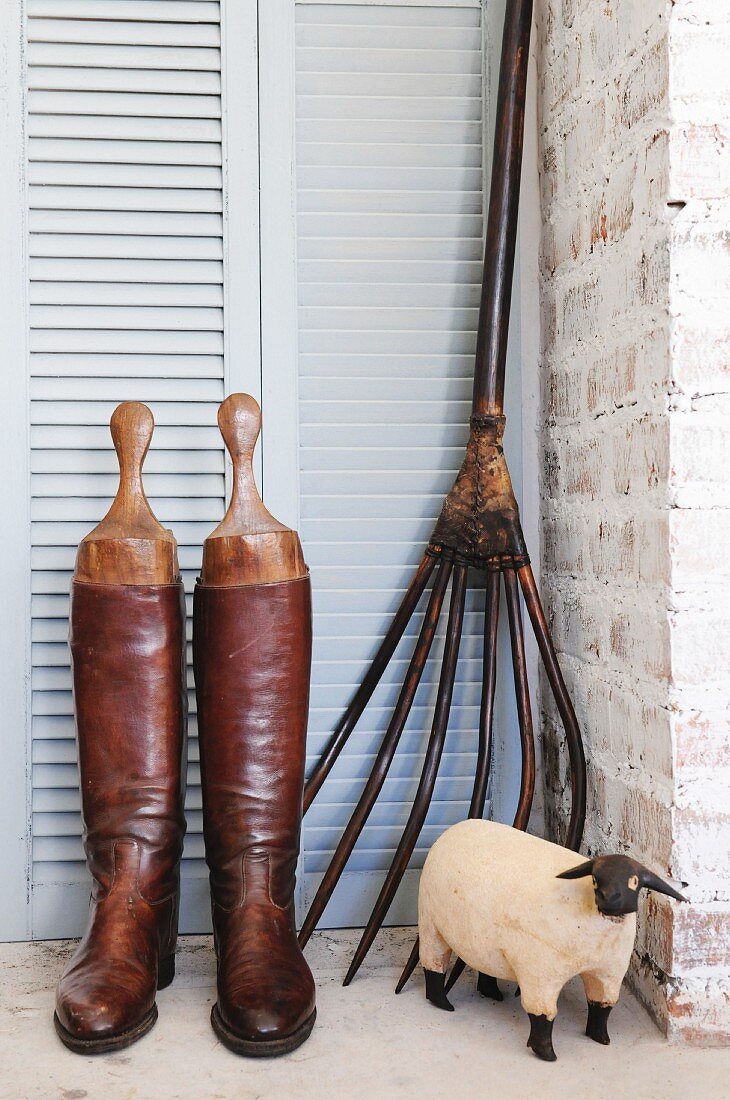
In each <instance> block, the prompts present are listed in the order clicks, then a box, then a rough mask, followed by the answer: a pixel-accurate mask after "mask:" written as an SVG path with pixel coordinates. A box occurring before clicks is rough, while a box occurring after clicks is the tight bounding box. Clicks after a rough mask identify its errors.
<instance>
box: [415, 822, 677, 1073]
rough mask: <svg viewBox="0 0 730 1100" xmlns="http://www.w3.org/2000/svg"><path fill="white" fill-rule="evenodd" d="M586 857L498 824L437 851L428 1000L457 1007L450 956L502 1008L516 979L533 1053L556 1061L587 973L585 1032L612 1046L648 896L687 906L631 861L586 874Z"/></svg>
mask: <svg viewBox="0 0 730 1100" xmlns="http://www.w3.org/2000/svg"><path fill="white" fill-rule="evenodd" d="M576 858H577V857H576V854H575V852H572V851H570V850H569V849H568V848H562V847H560V845H557V844H551V843H550V842H549V841H546V840H541V839H540V838H539V837H535V836H531V835H530V834H528V833H523V832H520V831H519V830H517V829H513V828H510V827H509V826H507V825H498V824H496V823H495V822H491V821H480V820H470V821H462V822H460V823H459V824H458V825H453V826H452V827H451V828H450V829H447V831H446V832H445V833H443V834H442V836H441V837H440V838H439V839H438V840H437V841H436V843H435V844H434V846H433V847H432V849H431V851H430V852H429V855H428V857H427V859H426V862H425V864H424V867H423V871H422V874H421V883H420V889H419V895H418V933H419V942H420V959H421V964H422V965H423V968H424V970H425V971H426V996H427V997H428V999H429V1000H430V1001H431V1002H432V1003H434V1004H436V1005H437V1007H439V1008H445V1009H447V1010H452V1006H451V1005H450V1004H449V1002H448V1000H447V998H446V988H445V984H444V975H445V973H446V971H447V969H448V966H449V962H450V959H451V955H452V952H453V953H455V954H456V955H457V956H458V957H459V958H460V959H462V960H463V961H464V962H465V963H466V964H467V965H468V966H471V967H473V968H474V969H475V970H478V971H479V972H480V980H479V990H480V992H482V993H484V994H485V995H487V996H491V997H493V998H495V999H497V1000H501V999H502V997H501V993H500V992H499V988H498V986H497V984H496V979H497V978H502V979H504V980H506V981H513V982H517V983H518V984H519V986H520V992H521V1000H522V1006H523V1008H524V1009H525V1011H526V1012H527V1013H528V1015H529V1016H530V1021H531V1031H530V1038H529V1040H528V1046H530V1047H532V1049H533V1050H534V1051H535V1053H536V1054H537V1055H538V1057H541V1058H544V1059H545V1060H547V1061H553V1060H554V1059H555V1053H554V1051H553V1048H552V1024H553V1020H554V1019H555V1016H556V1015H557V1011H558V1004H557V1002H558V997H559V995H560V991H561V989H562V988H563V986H564V985H565V983H566V982H567V981H569V979H570V978H572V977H574V975H576V974H580V975H581V978H582V979H583V984H584V987H585V991H586V996H587V998H588V1004H589V1013H588V1027H587V1029H586V1033H587V1034H588V1035H589V1036H590V1037H591V1038H592V1039H595V1040H596V1041H597V1042H600V1043H604V1044H605V1043H608V1041H609V1039H608V1032H607V1029H606V1022H607V1019H608V1013H609V1012H610V1010H611V1008H612V1006H613V1005H615V1004H616V1002H617V1001H618V998H619V993H620V990H621V983H622V981H623V978H624V975H625V973H626V970H627V969H628V965H629V961H630V959H631V952H632V949H633V944H634V937H635V935H636V908H637V899H638V893H639V890H640V889H641V888H642V887H650V888H652V889H655V890H661V891H662V892H663V893H665V894H669V895H670V896H671V897H674V898H677V899H678V900H681V901H683V900H685V899H684V898H682V896H681V895H680V894H678V893H677V892H676V891H675V890H673V888H672V887H671V886H669V885H667V883H665V882H663V881H662V880H661V879H659V878H658V877H657V876H656V875H654V874H653V873H652V872H651V871H649V870H647V868H645V867H642V865H641V864H640V863H637V862H636V861H635V860H632V859H629V857H627V856H603V857H599V858H597V859H595V860H589V861H588V862H584V863H581V864H579V865H577V866H576Z"/></svg>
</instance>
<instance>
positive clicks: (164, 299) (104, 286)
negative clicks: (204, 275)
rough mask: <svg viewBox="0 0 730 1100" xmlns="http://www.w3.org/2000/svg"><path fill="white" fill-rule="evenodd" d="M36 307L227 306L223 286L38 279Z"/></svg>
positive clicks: (32, 298)
mask: <svg viewBox="0 0 730 1100" xmlns="http://www.w3.org/2000/svg"><path fill="white" fill-rule="evenodd" d="M30 301H31V305H34V306H40V305H44V306H50V305H55V306H70V305H83V306H87V307H88V306H101V305H105V306H112V305H113V306H118V307H121V306H138V307H144V308H150V307H151V306H185V307H191V306H193V307H195V306H197V307H201V306H204V307H217V308H219V309H220V308H222V306H223V287H221V286H220V285H216V284H214V283H153V284H150V283H91V282H89V283H84V282H78V283H69V282H43V281H42V280H35V281H33V282H32V283H31V286H30Z"/></svg>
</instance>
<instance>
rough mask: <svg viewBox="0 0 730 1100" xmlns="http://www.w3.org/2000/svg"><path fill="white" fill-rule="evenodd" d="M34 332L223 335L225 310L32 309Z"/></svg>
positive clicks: (110, 307) (83, 307)
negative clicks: (149, 331)
mask: <svg viewBox="0 0 730 1100" xmlns="http://www.w3.org/2000/svg"><path fill="white" fill-rule="evenodd" d="M30 324H31V328H34V329H74V330H75V331H78V330H80V329H101V328H104V329H152V330H154V331H155V332H156V331H158V330H159V329H167V330H168V331H173V330H188V329H192V330H196V329H197V330H198V331H201V332H222V331H223V310H222V309H207V308H196V307H193V306H182V307H180V308H178V309H175V308H165V307H161V306H146V305H145V306H108V305H105V306H96V305H79V306H74V305H63V306H54V305H45V306H31V308H30Z"/></svg>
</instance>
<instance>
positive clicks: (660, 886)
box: [639, 867, 688, 901]
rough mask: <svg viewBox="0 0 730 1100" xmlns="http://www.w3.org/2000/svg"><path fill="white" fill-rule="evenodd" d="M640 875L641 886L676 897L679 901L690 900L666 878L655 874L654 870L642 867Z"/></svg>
mask: <svg viewBox="0 0 730 1100" xmlns="http://www.w3.org/2000/svg"><path fill="white" fill-rule="evenodd" d="M639 876H640V877H639V886H640V887H643V888H644V889H645V890H656V891H657V892H658V893H660V894H666V895H667V897H670V898H675V899H676V900H677V901H688V899H687V898H685V897H684V896H683V895H682V894H680V893H679V892H678V891H677V890H675V889H674V887H673V886H670V885H669V883H668V882H665V881H664V879H661V878H659V875H655V874H654V872H653V871H649V870H648V868H646V867H642V868H641V871H640V872H639Z"/></svg>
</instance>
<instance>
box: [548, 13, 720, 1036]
mask: <svg viewBox="0 0 730 1100" xmlns="http://www.w3.org/2000/svg"><path fill="white" fill-rule="evenodd" d="M536 19H537V32H538V33H537V54H538V70H539V82H538V98H539V111H540V148H539V156H538V161H539V164H540V170H541V181H540V193H541V201H542V212H543V234H542V242H541V250H540V262H541V292H542V314H543V316H542V340H541V348H542V352H541V368H542V371H541V373H542V408H543V413H544V422H543V425H542V437H543V439H542V441H543V444H544V454H545V460H544V465H543V480H542V501H543V519H544V533H543V539H544V546H543V559H542V561H543V587H544V597H545V602H546V606H547V609H548V614H549V617H550V621H551V625H552V626H553V628H554V631H555V638H556V643H557V646H558V649H559V652H560V659H561V664H562V666H563V668H564V671H565V674H566V679H567V681H568V684H569V687H570V689H571V691H572V694H573V697H574V699H575V703H576V710H577V712H578V716H579V720H580V721H581V724H582V727H583V729H584V731H585V736H586V742H587V752H588V763H589V817H588V823H587V828H586V845H587V847H588V848H590V849H591V850H596V851H598V850H603V851H606V850H614V851H621V850H626V849H628V848H630V849H631V850H632V851H633V852H634V853H635V854H636V855H637V856H638V857H639V858H642V859H645V860H647V861H648V862H650V863H652V865H653V866H654V867H655V868H656V869H657V870H658V871H660V872H662V873H664V874H669V875H674V876H675V877H676V878H677V879H678V880H680V881H682V880H684V881H686V882H687V883H688V887H687V892H688V894H689V896H690V898H691V905H689V906H686V907H678V906H676V905H675V904H672V903H669V902H667V901H666V900H660V901H658V902H657V901H656V900H655V899H651V900H649V902H648V904H647V906H646V909H647V912H646V913H644V914H643V916H642V921H641V932H640V936H639V941H638V944H637V952H636V957H635V965H634V967H633V969H632V975H631V982H632V984H633V986H634V988H635V989H636V990H637V992H638V993H639V995H640V996H641V997H642V999H643V1000H644V1002H645V1003H646V1004H647V1005H648V1006H649V1007H650V1009H651V1011H652V1012H653V1014H654V1015H655V1017H656V1018H657V1020H658V1021H659V1022H660V1023H661V1024H662V1026H663V1027H664V1028H665V1030H666V1031H667V1032H668V1034H670V1036H671V1037H673V1038H676V1039H685V1040H687V1041H691V1042H701V1041H704V1042H719V1041H728V1040H730V977H729V976H728V974H729V971H730V947H728V944H729V943H730V711H729V710H728V700H729V699H730V602H729V601H728V595H727V593H728V588H730V320H729V319H728V308H727V303H728V300H729V299H730V66H728V63H727V58H728V55H729V54H730V5H727V4H721V3H720V4H718V3H717V2H716V0H674V2H670V0H610V2H608V3H605V4H588V3H581V2H580V0H543V2H542V3H539V4H538V5H537V13H536ZM543 711H544V713H543V724H544V736H545V748H544V758H545V782H546V816H547V820H548V825H549V827H551V828H552V829H553V830H556V831H558V832H559V830H560V828H561V827H562V824H563V822H564V819H565V813H564V810H565V806H566V803H567V794H566V790H565V786H566V775H565V764H564V761H563V759H562V758H561V757H560V756H559V754H558V747H559V745H560V742H561V739H562V732H561V731H560V728H559V725H558V724H557V718H556V715H555V712H554V707H553V706H552V704H551V702H550V700H549V699H548V698H547V697H545V699H544V701H543Z"/></svg>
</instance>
